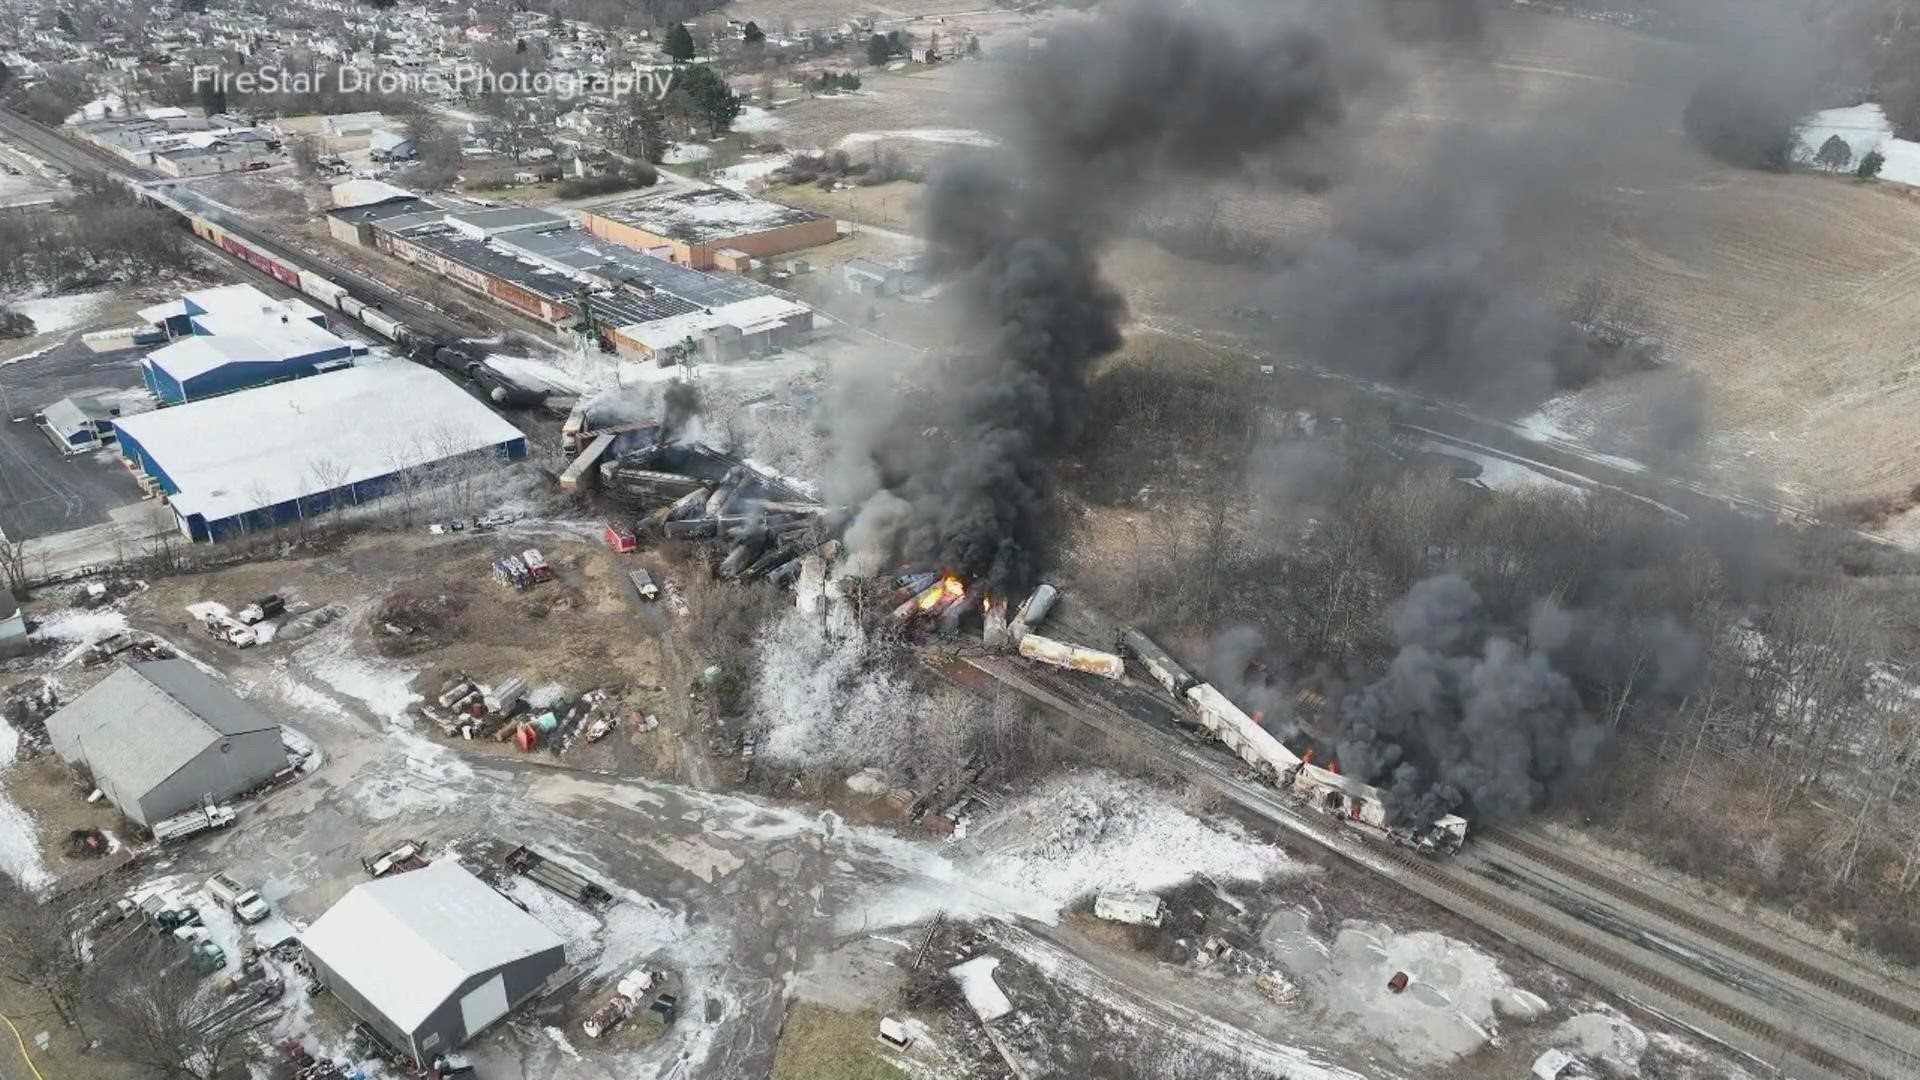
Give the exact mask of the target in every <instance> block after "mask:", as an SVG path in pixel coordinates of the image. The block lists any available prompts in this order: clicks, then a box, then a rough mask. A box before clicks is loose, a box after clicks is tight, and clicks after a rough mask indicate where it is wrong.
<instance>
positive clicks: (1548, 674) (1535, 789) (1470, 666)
mask: <svg viewBox="0 0 1920 1080" xmlns="http://www.w3.org/2000/svg"><path fill="white" fill-rule="evenodd" d="M1387 625H1388V631H1389V633H1390V635H1391V636H1392V640H1393V643H1394V645H1395V646H1396V647H1397V649H1398V652H1397V653H1396V654H1395V656H1394V658H1393V661H1392V663H1391V664H1389V665H1388V667H1387V671H1386V674H1384V675H1383V676H1381V677H1380V678H1379V679H1377V680H1375V681H1374V682H1373V683H1371V684H1369V685H1367V686H1366V687H1364V688H1362V689H1360V690H1357V691H1355V692H1353V693H1351V694H1349V695H1348V696H1346V697H1345V698H1344V699H1343V700H1341V701H1339V702H1337V703H1336V704H1335V705H1334V712H1333V723H1332V724H1331V725H1330V726H1331V727H1332V728H1333V729H1334V730H1335V731H1337V735H1335V736H1334V738H1335V740H1336V742H1337V747H1338V754H1339V761H1340V764H1341V766H1342V767H1343V769H1344V770H1345V771H1346V772H1347V773H1349V774H1350V775H1354V776H1359V777H1361V778H1363V779H1365V780H1367V781H1369V782H1371V783H1374V784H1377V785H1379V786H1381V787H1382V788H1384V789H1385V791H1386V798H1387V804H1388V809H1389V810H1390V811H1391V812H1392V814H1393V815H1394V817H1395V819H1396V821H1397V822H1399V823H1402V824H1408V825H1412V826H1415V827H1425V826H1426V825H1429V824H1431V823H1432V822H1433V821H1434V819H1436V818H1438V817H1440V816H1441V815H1443V814H1447V813H1451V812H1453V811H1455V810H1459V809H1462V808H1463V807H1471V809H1472V812H1473V814H1474V815H1475V817H1476V818H1479V819H1483V820H1495V821H1498V820H1511V819H1514V818H1518V817H1521V816H1524V815H1525V814H1527V813H1529V812H1531V811H1533V810H1535V809H1537V808H1538V807H1539V806H1540V805H1541V804H1542V803H1543V802H1545V801H1546V800H1547V799H1548V798H1549V797H1550V795H1551V794H1552V792H1553V790H1554V787H1555V786H1556V785H1557V784H1560V783H1564V782H1566V781H1568V780H1569V779H1571V778H1574V777H1577V776H1578V775H1579V774H1580V773H1581V772H1583V771H1584V770H1585V769H1586V768H1587V767H1588V766H1589V765H1591V764H1592V763H1593V761H1594V758H1595V757H1596V755H1597V754H1598V753H1599V751H1600V749H1601V747H1602V746H1603V745H1604V744H1605V742H1606V739H1607V734H1608V728H1607V725H1606V724H1605V723H1604V722H1603V720H1602V719H1600V718H1597V717H1594V716H1592V715H1590V714H1589V713H1588V712H1587V711H1586V710H1585V709H1584V708H1583V707H1582V705H1581V700H1580V695H1579V693H1578V689H1577V687H1578V684H1579V683H1580V682H1582V681H1586V680H1610V681H1611V682H1612V683H1613V685H1616V686H1620V685H1632V684H1633V682H1634V681H1637V682H1638V684H1639V686H1638V690H1639V692H1640V693H1642V694H1643V695H1645V696H1646V697H1648V698H1649V699H1654V700H1660V699H1666V700H1672V699H1675V698H1677V697H1678V696H1679V695H1681V694H1684V693H1685V692H1686V690H1687V689H1688V687H1690V686H1691V685H1692V683H1693V680H1694V679H1695V678H1696V676H1697V675H1698V673H1699V670H1700V663H1701V657H1700V647H1699V643H1698V641H1697V640H1696V639H1695V638H1694V637H1693V636H1692V635H1691V634H1689V633H1688V632H1687V631H1685V630H1684V629H1682V628H1681V627H1680V626H1679V625H1678V624H1677V623H1675V622H1674V621H1673V620H1672V619H1671V618H1668V617H1665V616H1656V617H1652V618H1642V617H1634V618H1626V617H1621V616H1617V615H1612V614H1609V613H1605V612H1599V611H1584V610H1583V611H1570V610H1567V609H1564V608H1561V607H1559V606H1557V605H1554V604H1551V603H1540V604H1536V605H1535V606H1534V609H1533V612H1532V614H1531V616H1530V617H1529V618H1528V620H1527V626H1526V627H1525V628H1523V629H1511V628H1504V627H1500V626H1496V625H1494V624H1493V623H1492V622H1490V621H1489V619H1488V618H1487V615H1486V612H1485V609H1484V608H1483V606H1482V604H1481V601H1480V597H1479V595H1478V594H1477V593H1476V592H1475V591H1474V589H1473V586H1472V585H1470V584H1469V583H1468V582H1467V581H1466V579H1464V578H1461V577H1459V576H1457V575H1452V574H1448V575H1442V576H1440V577H1434V578H1429V579H1427V580H1426V581H1423V582H1421V583H1419V584H1418V585H1416V586H1414V587H1413V589H1411V590H1410V591H1409V592H1408V593H1407V596H1406V597H1405V598H1404V599H1403V600H1401V601H1400V603H1398V604H1396V605H1395V606H1394V607H1393V609H1392V611H1391V612H1390V613H1389V615H1388V620H1387Z"/></svg>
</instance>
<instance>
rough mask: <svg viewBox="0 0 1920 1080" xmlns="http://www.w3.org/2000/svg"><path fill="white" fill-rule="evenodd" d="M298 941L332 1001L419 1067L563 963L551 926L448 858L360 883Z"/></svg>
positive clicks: (502, 1011) (479, 1027) (472, 1033)
mask: <svg viewBox="0 0 1920 1080" xmlns="http://www.w3.org/2000/svg"><path fill="white" fill-rule="evenodd" d="M300 944H301V945H302V946H303V947H304V948H305V949H306V952H307V957H308V958H309V959H310V960H312V961H313V966H314V970H315V971H316V972H318V974H319V976H320V981H321V982H322V983H324V984H326V987H327V989H329V990H331V991H333V996H334V997H336V998H339V999H340V1002H341V1003H342V1004H344V1005H345V1006H346V1007H347V1008H348V1009H349V1010H350V1011H352V1013H353V1014H354V1015H355V1016H357V1017H359V1018H360V1019H361V1020H362V1021H364V1022H366V1023H367V1024H368V1025H369V1026H370V1027H372V1028H373V1029H374V1030H375V1031H377V1032H378V1033H379V1034H380V1036H381V1037H382V1038H384V1039H385V1040H386V1041H387V1042H389V1043H391V1044H392V1045H393V1046H394V1047H395V1048H396V1049H400V1050H404V1051H405V1052H407V1053H408V1054H409V1055H411V1056H412V1057H413V1059H414V1060H415V1061H419V1062H431V1061H433V1060H434V1059H435V1058H437V1057H440V1056H442V1055H444V1054H449V1053H452V1052H453V1051H454V1050H457V1049H459V1048H460V1047H461V1046H463V1045H465V1044H466V1043H467V1042H468V1041H469V1040H471V1039H472V1038H473V1037H474V1036H476V1035H478V1034H480V1033H481V1032H482V1031H484V1030H486V1028H487V1027H488V1026H489V1025H491V1024H493V1023H494V1022H495V1021H497V1020H499V1019H500V1018H501V1017H503V1016H505V1015H506V1014H507V1013H508V1012H510V1011H511V1010H512V1009H513V1008H514V1007H515V1006H517V1005H519V1004H521V1003H522V1002H524V1001H526V1000H527V999H528V998H529V997H531V996H533V995H534V993H536V992H537V991H538V990H539V989H540V988H541V987H542V986H544V985H545V984H546V981H547V979H548V978H550V977H551V976H552V975H553V974H554V973H555V972H557V971H559V970H560V969H561V968H563V967H565V966H566V947H565V945H564V944H563V943H562V942H561V940H560V938H559V937H558V936H557V935H556V934H554V932H553V931H552V930H549V929H547V928H546V926H544V925H542V924H541V922H540V921H539V920H538V919H535V918H534V917H533V916H531V915H529V914H527V913H526V912H525V911H522V910H520V908H518V907H516V906H514V904H513V903H512V902H511V901H509V900H508V899H506V898H505V897H503V896H501V895H500V894H499V893H497V892H495V891H493V888H492V887H491V886H489V885H487V884H486V883H485V882H483V881H481V880H480V879H479V878H477V877H474V876H473V875H472V874H470V873H468V872H467V871H466V870H464V869H462V868H461V867H460V866H459V864H457V863H452V862H444V861H443V862H436V863H434V864H433V865H431V866H427V867H424V868H422V869H419V870H414V871H412V872H410V873H404V874H396V875H394V876H391V877H385V878H381V879H379V880H377V881H368V882H364V883H362V884H359V885H356V886H354V887H353V888H352V889H351V890H349V891H348V892H347V895H345V896H343V897H341V898H340V902H339V903H337V904H335V905H333V907H331V908H328V909H327V913H326V914H324V915H322V916H320V918H319V920H318V921H316V922H315V923H314V924H313V926H312V927H311V928H310V929H308V930H307V932H306V933H304V934H301V935H300Z"/></svg>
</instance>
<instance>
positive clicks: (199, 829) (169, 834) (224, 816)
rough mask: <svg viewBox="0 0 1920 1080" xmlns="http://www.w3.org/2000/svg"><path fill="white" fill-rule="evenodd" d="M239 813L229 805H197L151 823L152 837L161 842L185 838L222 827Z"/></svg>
mask: <svg viewBox="0 0 1920 1080" xmlns="http://www.w3.org/2000/svg"><path fill="white" fill-rule="evenodd" d="M239 816H240V815H239V814H237V813H235V812H234V809H233V807H231V806H199V807H195V808H194V809H192V810H189V811H187V812H186V813H184V814H175V815H174V816H172V817H170V818H166V819H164V820H161V821H156V822H154V823H153V838H154V839H155V840H157V841H159V842H160V843H162V844H170V843H172V842H173V841H175V840H185V839H186V838H187V837H189V836H198V835H199V834H201V833H203V832H208V831H210V830H213V829H224V828H226V827H227V826H229V825H231V824H233V823H234V820H235V819H236V818H238V817H239Z"/></svg>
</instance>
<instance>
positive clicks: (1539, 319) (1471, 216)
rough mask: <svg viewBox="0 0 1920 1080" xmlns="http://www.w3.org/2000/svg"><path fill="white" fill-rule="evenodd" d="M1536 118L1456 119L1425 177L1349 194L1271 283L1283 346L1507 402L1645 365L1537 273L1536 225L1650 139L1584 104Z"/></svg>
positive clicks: (1498, 405) (1514, 410)
mask: <svg viewBox="0 0 1920 1080" xmlns="http://www.w3.org/2000/svg"><path fill="white" fill-rule="evenodd" d="M1520 123H1521V124H1522V126H1520V127H1518V129H1517V130H1511V129H1510V130H1507V131H1505V132H1502V133H1499V134H1490V133H1487V132H1484V131H1478V130H1465V129H1463V130H1459V131H1455V132H1449V133H1447V134H1446V135H1445V136H1444V137H1442V138H1441V139H1440V140H1439V141H1438V142H1437V144H1436V145H1435V147H1434V148H1433V150H1432V151H1431V152H1430V153H1429V155H1428V157H1427V159H1426V161H1425V162H1424V164H1423V167H1422V168H1421V169H1420V170H1419V171H1418V172H1417V173H1416V174H1415V175H1413V176H1412V177H1410V178H1394V179H1388V180H1384V181H1379V182H1375V183H1371V184H1368V185H1365V186H1363V187H1361V188H1359V189H1358V190H1356V191H1355V192H1354V193H1353V195H1352V196H1350V197H1349V198H1347V199H1346V200H1344V201H1343V202H1342V204H1341V205H1340V206H1339V207H1338V209H1337V210H1336V212H1335V217H1334V221H1333V224H1332V227H1331V228H1330V229H1329V230H1328V231H1327V232H1326V233H1325V234H1323V235H1322V236H1320V237H1319V238H1317V239H1316V240H1314V241H1313V242H1311V243H1310V244H1308V245H1307V246H1306V247H1305V248H1304V249H1303V250H1301V251H1300V252H1298V253H1297V254H1296V255H1295V256H1294V257H1292V258H1291V259H1290V260H1288V261H1286V262H1284V263H1283V264H1282V265H1281V267H1280V268H1279V271H1278V273H1277V274H1276V275H1275V277H1274V280H1273V282H1272V286H1271V289H1270V291H1269V292H1268V293H1267V295H1266V296H1265V297H1264V301H1263V302H1264V304H1265V305H1266V306H1267V307H1268V308H1269V309H1270V310H1271V312H1272V313H1273V315H1274V316H1275V320H1274V321H1275V325H1277V326H1278V327H1279V328H1280V332H1281V334H1282V335H1283V340H1282V341H1281V342H1280V343H1279V344H1280V345H1281V346H1282V347H1284V348H1286V349H1289V350H1291V351H1294V352H1296V353H1300V354H1304V355H1306V356H1307V357H1309V358H1311V359H1312V360H1313V361H1314V362H1315V363H1316V364H1318V365H1320V366H1322V367H1326V368H1330V369H1334V370H1339V371H1344V372H1348V373H1351V374H1354V375H1359V376H1361V377H1364V378H1366V379H1369V380H1373V381H1377V382H1384V383H1389V384H1392V385H1396V386H1403V387H1407V388H1410V389H1414V390H1418V391H1420V392H1422V393H1428V394H1434V395H1437V396H1441V397H1446V398H1450V399H1452V400H1456V401H1461V402H1464V403H1466V404H1469V405H1472V406H1474V407H1475V408H1478V409H1480V410H1483V411H1486V412H1491V413H1496V414H1502V415H1513V414H1518V413H1524V412H1527V411H1530V410H1531V409H1533V408H1535V407H1537V406H1538V405H1539V404H1540V403H1541V402H1542V401H1544V400H1545V399H1547V398H1548V397H1551V396H1553V395H1554V394H1556V393H1559V392H1561V391H1563V390H1567V389H1572V388H1575V387H1579V386H1582V385H1585V384H1587V383H1589V382H1592V381H1595V380H1596V379H1599V378H1602V377H1605V376H1607V375H1612V374H1618V373H1622V372H1624V371H1628V370H1632V369H1635V368H1637V367H1640V366H1642V365H1643V364H1644V363H1645V357H1644V355H1643V354H1642V353H1641V351H1640V350H1639V349H1638V347H1637V344H1636V343H1634V342H1630V341H1623V340H1619V339H1605V338H1602V337H1599V336H1596V335H1594V334H1592V333H1590V332H1589V331H1588V330H1587V329H1585V328H1582V327H1579V326H1576V325H1575V324H1574V323H1573V322H1572V321H1571V320H1570V319H1569V317H1568V315H1567V313H1566V312H1564V311H1563V310H1561V309H1560V307H1559V306H1558V305H1557V304H1556V303H1555V302H1554V301H1553V299H1552V298H1551V297H1550V296H1548V295H1547V294H1545V293H1543V292H1542V291H1540V289H1539V288H1538V286H1537V283H1536V282H1535V281H1533V280H1531V279H1530V278H1529V276H1528V275H1527V274H1526V273H1525V271H1524V267H1525V261H1524V256H1525V255H1526V254H1527V253H1528V252H1529V251H1530V250H1531V247H1530V245H1531V244H1532V243H1534V239H1533V238H1532V237H1529V236H1527V235H1525V229H1526V228H1527V227H1528V226H1530V225H1533V224H1535V223H1538V222H1555V221H1557V220H1559V219H1561V218H1562V217H1564V216H1565V215H1567V214H1568V213H1569V212H1570V211H1572V210H1573V209H1574V208H1575V207H1576V206H1577V205H1578V200H1579V193H1580V192H1581V191H1582V190H1583V188H1582V184H1583V183H1585V182H1587V181H1590V180H1591V179H1592V178H1593V177H1595V176H1605V175H1608V163H1609V162H1610V161H1611V160H1612V159H1614V158H1615V157H1616V156H1617V155H1618V154H1621V153H1624V151H1619V150H1617V149H1616V148H1618V147H1621V146H1623V145H1630V144H1633V143H1635V142H1636V141H1638V140H1639V138H1640V133H1639V132H1638V131H1637V130H1636V128H1637V123H1635V122H1633V121H1630V120H1627V119H1625V118H1623V117H1620V116H1619V115H1618V114H1615V115H1595V114H1594V111H1593V110H1580V109H1577V108H1570V109H1568V110H1567V111H1564V112H1563V113H1561V114H1560V115H1557V116H1555V117H1553V118H1551V119H1550V120H1548V121H1542V122H1534V121H1533V120H1532V119H1531V118H1528V119H1527V120H1524V121H1520ZM1674 424H1675V425H1676V426H1677V427H1679V428H1681V429H1684V428H1685V427H1687V426H1688V424H1689V421H1688V420H1686V419H1685V418H1675V419H1674Z"/></svg>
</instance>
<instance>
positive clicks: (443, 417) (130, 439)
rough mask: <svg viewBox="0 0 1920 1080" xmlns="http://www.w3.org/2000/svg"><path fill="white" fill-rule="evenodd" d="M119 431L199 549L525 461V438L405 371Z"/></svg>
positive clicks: (405, 367)
mask: <svg viewBox="0 0 1920 1080" xmlns="http://www.w3.org/2000/svg"><path fill="white" fill-rule="evenodd" d="M118 432H119V439H120V452H121V454H122V455H124V456H125V457H126V459H127V461H128V462H129V463H130V464H131V465H133V466H134V467H135V468H137V469H138V470H139V471H140V472H142V473H144V474H145V475H146V477H147V478H148V482H149V483H150V484H151V485H152V486H153V487H154V488H155V489H156V490H157V491H158V492H159V493H160V494H162V495H164V496H165V498H166V502H167V504H168V506H169V507H170V508H171V509H172V510H173V512H174V515H175V517H176V519H177V522H178V525H179V528H180V531H181V532H182V533H183V534H185V535H187V536H189V537H191V538H193V539H195V540H219V539H225V538H227V537H229V536H234V535H238V534H241V533H244V532H248V531H251V530H257V529H264V528H270V527H272V526H275V525H281V524H286V523H288V522H292V521H297V520H299V519H300V518H302V517H304V516H307V515H309V514H313V513H318V512H324V511H326V510H329V509H332V508H334V507H336V506H341V505H359V504H360V503H362V502H366V501H369V500H372V499H376V498H379V497H380V496H382V495H384V494H386V493H387V492H388V491H389V490H391V488H392V487H393V485H394V483H395V482H397V481H399V480H402V479H421V478H422V473H428V474H431V473H433V472H435V471H437V470H446V469H452V468H455V467H461V466H470V467H484V465H485V463H487V462H491V461H495V460H500V459H511V458H520V457H524V456H526V452H527V440H526V436H525V435H523V434H521V432H520V430H519V429H518V428H516V427H514V426H513V425H512V424H509V423H507V422H506V421H505V420H503V419H501V418H500V417H499V416H498V415H496V414H495V413H494V412H493V411H492V410H490V409H488V408H487V407H486V406H485V405H482V404H481V403H480V402H478V401H476V400H474V399H473V398H472V397H471V396H469V395H468V394H467V392H466V391H464V390H462V389H461V388H460V387H458V386H456V385H455V384H454V383H452V382H451V381H449V380H448V379H447V378H446V377H445V376H443V375H441V374H440V373H438V372H436V371H433V370H431V369H429V368H424V367H420V366H419V365H416V364H413V363H410V362H407V361H404V360H385V361H374V362H371V363H366V364H361V365H359V366H357V367H351V368H348V369H346V370H344V371H335V372H329V373H327V374H326V375H323V376H319V377H315V378H310V379H295V380H293V381H291V382H283V383H276V384H274V385H271V386H261V387H255V388H253V389H249V390H242V391H239V392H237V393H232V394H226V395H223V396H221V397H216V398H209V399H207V400H204V401H197V402H194V403H191V404H187V405H181V406H178V407H175V408H171V409H161V410H159V411H157V412H151V413H143V414H141V415H139V416H131V417H124V418H122V419H121V421H120V422H119V424H118ZM426 478H427V479H431V475H429V476H428V477H426Z"/></svg>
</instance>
